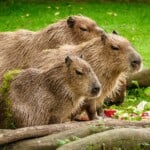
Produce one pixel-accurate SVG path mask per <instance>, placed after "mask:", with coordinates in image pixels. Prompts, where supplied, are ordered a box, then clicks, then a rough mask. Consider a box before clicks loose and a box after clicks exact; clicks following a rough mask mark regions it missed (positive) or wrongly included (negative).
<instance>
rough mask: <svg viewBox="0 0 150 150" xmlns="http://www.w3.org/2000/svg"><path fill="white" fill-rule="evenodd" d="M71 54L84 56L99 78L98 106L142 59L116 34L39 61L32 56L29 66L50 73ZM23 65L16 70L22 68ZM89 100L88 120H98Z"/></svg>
mask: <svg viewBox="0 0 150 150" xmlns="http://www.w3.org/2000/svg"><path fill="white" fill-rule="evenodd" d="M60 51H61V53H60ZM70 54H75V55H78V54H83V55H84V57H85V60H87V61H88V62H89V64H90V65H91V66H92V68H93V70H94V71H95V73H96V75H97V76H98V79H99V80H100V82H101V84H102V94H101V96H100V98H99V99H98V100H97V103H98V104H97V106H99V104H100V103H103V100H104V98H105V97H106V96H108V95H110V94H111V92H112V91H113V90H114V88H115V87H116V84H117V82H118V79H119V78H120V75H121V74H124V73H126V72H134V71H136V70H138V69H139V68H140V65H141V57H140V56H139V54H138V53H137V52H136V51H135V50H134V48H133V47H132V45H131V44H130V42H129V41H128V40H127V39H125V38H123V37H121V36H119V35H115V34H106V35H105V34H103V35H102V36H101V37H99V38H94V39H93V40H90V41H88V42H85V43H82V44H80V45H77V46H73V45H70V46H69V45H66V46H63V47H61V48H60V49H50V50H44V51H42V52H41V53H38V55H36V59H35V56H34V55H33V56H32V59H31V60H32V61H30V62H29V63H28V67H35V68H40V69H44V70H47V69H49V68H51V67H52V66H53V65H54V64H56V63H57V62H58V60H64V58H65V57H66V56H67V55H70ZM20 63H21V62H20ZM22 65H23V64H20V65H18V66H17V67H18V68H21V67H22ZM12 68H13V67H12ZM86 101H87V103H86V105H85V107H84V108H86V111H87V113H88V116H89V118H90V119H94V118H96V104H95V102H94V101H88V100H86Z"/></svg>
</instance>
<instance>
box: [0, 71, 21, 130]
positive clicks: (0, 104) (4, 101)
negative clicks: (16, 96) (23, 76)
mask: <svg viewBox="0 0 150 150" xmlns="http://www.w3.org/2000/svg"><path fill="white" fill-rule="evenodd" d="M20 72H21V70H11V71H8V72H7V73H5V74H4V76H3V81H2V85H1V86H0V127H1V128H11V129H14V128H15V125H14V123H13V119H12V114H11V111H10V106H11V100H10V99H9V98H8V92H9V89H10V83H11V81H12V80H13V79H14V77H15V76H16V75H18V74H19V73H20Z"/></svg>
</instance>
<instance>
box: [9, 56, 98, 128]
mask: <svg viewBox="0 0 150 150" xmlns="http://www.w3.org/2000/svg"><path fill="white" fill-rule="evenodd" d="M77 71H78V72H77ZM95 88H99V90H98V91H93V90H95ZM98 95H100V83H99V81H98V79H97V77H96V75H95V73H94V72H93V70H92V68H91V67H90V65H89V64H88V63H87V62H86V61H84V60H83V59H81V58H78V57H74V56H71V57H67V58H66V62H59V63H57V64H56V65H54V66H53V67H52V68H51V69H49V70H47V71H41V70H40V69H27V70H25V71H23V72H22V73H20V74H19V75H18V76H17V77H16V78H15V79H14V80H13V81H12V82H11V85H10V90H9V99H10V100H11V104H12V109H11V110H12V114H13V117H14V120H15V124H16V127H24V126H33V125H44V124H49V123H60V122H63V121H64V119H66V118H67V117H68V116H69V115H71V112H73V111H75V110H76V109H77V108H78V106H79V105H80V104H81V103H82V102H83V100H84V99H85V98H86V97H91V98H94V97H97V96H98Z"/></svg>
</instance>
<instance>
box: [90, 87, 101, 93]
mask: <svg viewBox="0 0 150 150" xmlns="http://www.w3.org/2000/svg"><path fill="white" fill-rule="evenodd" d="M99 92H100V87H99V86H95V87H93V88H92V92H91V93H92V95H98V93H99Z"/></svg>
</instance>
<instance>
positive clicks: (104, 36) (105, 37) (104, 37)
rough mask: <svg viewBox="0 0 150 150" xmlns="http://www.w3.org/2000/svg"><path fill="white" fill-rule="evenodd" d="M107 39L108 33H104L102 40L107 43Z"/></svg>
mask: <svg viewBox="0 0 150 150" xmlns="http://www.w3.org/2000/svg"><path fill="white" fill-rule="evenodd" d="M106 39H107V35H106V34H105V33H103V34H102V35H101V40H102V42H103V43H104V44H105V43H106Z"/></svg>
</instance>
